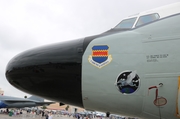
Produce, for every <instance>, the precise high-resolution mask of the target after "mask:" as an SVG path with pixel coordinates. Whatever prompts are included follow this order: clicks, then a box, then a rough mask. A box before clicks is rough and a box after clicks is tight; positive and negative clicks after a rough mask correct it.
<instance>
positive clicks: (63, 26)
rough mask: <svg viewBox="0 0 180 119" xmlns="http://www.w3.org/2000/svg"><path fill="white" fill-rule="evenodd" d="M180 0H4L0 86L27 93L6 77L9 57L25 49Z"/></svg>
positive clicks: (80, 34) (8, 91)
mask: <svg viewBox="0 0 180 119" xmlns="http://www.w3.org/2000/svg"><path fill="white" fill-rule="evenodd" d="M174 2H179V0H0V88H1V89H2V90H4V95H8V96H15V97H24V96H25V95H26V96H30V94H27V93H24V92H22V91H20V90H18V89H16V88H14V87H13V86H12V85H10V84H9V83H8V81H7V80H6V77H5V70H6V65H7V64H8V62H9V60H10V59H11V58H12V57H14V56H15V55H17V54H18V53H20V52H23V51H25V50H28V49H31V48H34V47H37V46H42V45H46V44H52V43H57V42H62V41H66V40H73V39H78V38H83V37H86V36H91V35H95V34H100V33H102V32H105V31H107V30H109V29H111V28H113V27H114V26H115V25H116V24H118V23H119V22H120V21H121V20H122V19H123V18H124V17H127V16H130V15H133V14H136V13H139V12H142V11H145V10H149V9H153V8H156V7H160V6H163V5H167V4H170V3H174Z"/></svg>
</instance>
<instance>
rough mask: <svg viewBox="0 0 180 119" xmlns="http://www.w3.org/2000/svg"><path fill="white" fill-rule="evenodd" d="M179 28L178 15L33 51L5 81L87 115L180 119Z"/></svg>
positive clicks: (15, 61) (11, 68)
mask: <svg viewBox="0 0 180 119" xmlns="http://www.w3.org/2000/svg"><path fill="white" fill-rule="evenodd" d="M179 24H180V15H179V14H177V15H174V16H171V17H168V18H165V19H161V20H158V21H156V22H153V23H150V24H147V25H144V26H141V27H139V28H136V29H132V30H129V31H125V32H116V33H112V34H110V33H108V34H106V33H105V34H106V35H102V36H98V37H96V36H95V37H93V36H92V37H89V39H88V38H87V39H86V38H85V39H80V40H74V41H69V42H65V43H59V44H54V45H50V46H44V47H40V48H36V49H32V50H29V51H26V52H23V53H21V54H19V55H17V56H16V57H14V58H13V59H12V60H11V61H10V62H9V63H8V65H7V69H6V77H7V80H8V81H9V82H10V83H11V84H12V85H13V86H15V87H16V88H18V89H20V90H22V91H25V92H28V93H31V94H36V95H40V96H42V97H45V98H47V99H51V100H56V101H61V102H64V103H66V104H72V105H76V106H79V107H84V108H86V109H89V110H99V111H103V112H111V113H117V114H120V115H121V114H123V115H131V116H137V117H145V118H147V119H159V118H162V119H163V118H164V119H178V118H179V117H178V116H179V110H180V104H179V102H180V92H179V90H178V88H180V78H179V77H180V67H179V64H180V53H179V46H180V35H179V31H180V25H179ZM102 57H103V58H102ZM122 77H123V78H124V79H123V78H122ZM137 81H138V83H137ZM134 82H135V83H134ZM178 82H179V83H178ZM160 84H162V85H160ZM124 87H125V89H122V88H124ZM151 89H156V90H153V91H152V90H151ZM157 101H161V102H160V103H161V106H157V105H158V104H157ZM166 101H167V102H166Z"/></svg>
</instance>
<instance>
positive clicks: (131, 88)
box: [115, 71, 140, 94]
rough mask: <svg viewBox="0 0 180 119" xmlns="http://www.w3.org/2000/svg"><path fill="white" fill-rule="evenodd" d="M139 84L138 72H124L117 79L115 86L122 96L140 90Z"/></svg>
mask: <svg viewBox="0 0 180 119" xmlns="http://www.w3.org/2000/svg"><path fill="white" fill-rule="evenodd" d="M139 83H140V79H139V76H138V75H137V73H136V71H124V72H121V73H120V74H119V76H118V77H117V79H116V82H115V86H116V87H117V89H118V90H119V91H120V92H121V93H122V94H132V93H134V92H135V91H136V90H137V89H138V88H139Z"/></svg>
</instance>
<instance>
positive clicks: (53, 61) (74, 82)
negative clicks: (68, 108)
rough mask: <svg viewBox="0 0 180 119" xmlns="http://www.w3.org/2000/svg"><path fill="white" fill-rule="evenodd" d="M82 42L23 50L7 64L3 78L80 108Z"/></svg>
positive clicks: (23, 88)
mask: <svg viewBox="0 0 180 119" xmlns="http://www.w3.org/2000/svg"><path fill="white" fill-rule="evenodd" d="M83 41H84V39H78V40H73V41H69V42H63V43H58V44H54V45H49V46H44V47H39V48H35V49H32V50H28V51H25V52H23V53H21V54H19V55H17V56H15V57H14V58H13V59H12V60H11V61H10V62H9V63H8V65H7V68H6V78H7V80H8V81H9V83H10V84H12V85H13V86H15V87H16V88H18V89H20V90H22V91H25V92H27V93H31V94H35V95H39V96H42V97H44V98H46V99H50V100H55V101H61V102H64V103H67V104H72V105H76V106H79V107H83V104H82V93H81V69H82V68H81V64H82V54H83Z"/></svg>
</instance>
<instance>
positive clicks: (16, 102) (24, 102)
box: [0, 95, 54, 108]
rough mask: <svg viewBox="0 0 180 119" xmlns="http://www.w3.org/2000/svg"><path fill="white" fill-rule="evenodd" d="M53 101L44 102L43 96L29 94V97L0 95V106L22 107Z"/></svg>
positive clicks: (46, 103)
mask: <svg viewBox="0 0 180 119" xmlns="http://www.w3.org/2000/svg"><path fill="white" fill-rule="evenodd" d="M53 103H54V102H44V99H43V98H40V97H37V96H31V97H29V98H26V99H25V98H18V97H12V96H4V95H3V96H0V108H22V107H34V106H42V105H49V104H53Z"/></svg>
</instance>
